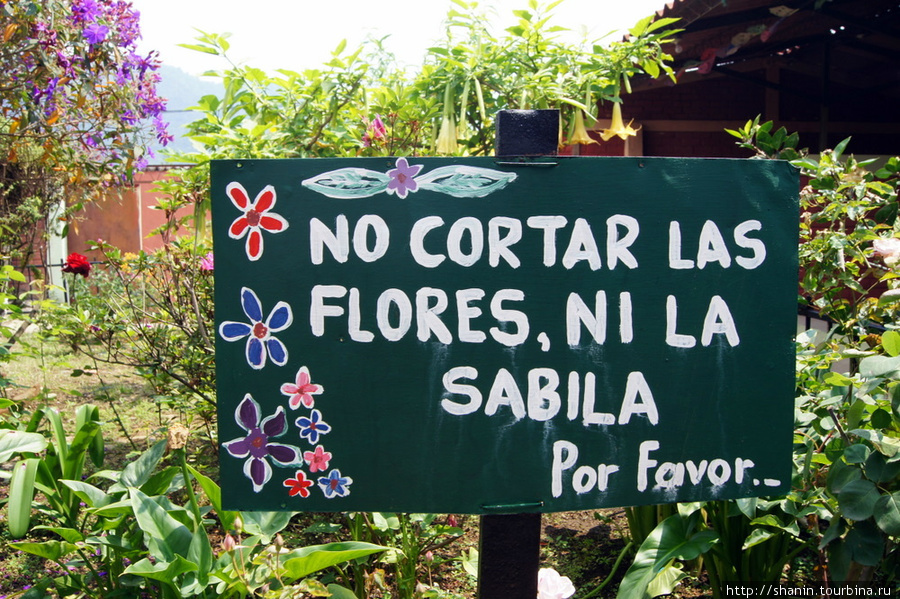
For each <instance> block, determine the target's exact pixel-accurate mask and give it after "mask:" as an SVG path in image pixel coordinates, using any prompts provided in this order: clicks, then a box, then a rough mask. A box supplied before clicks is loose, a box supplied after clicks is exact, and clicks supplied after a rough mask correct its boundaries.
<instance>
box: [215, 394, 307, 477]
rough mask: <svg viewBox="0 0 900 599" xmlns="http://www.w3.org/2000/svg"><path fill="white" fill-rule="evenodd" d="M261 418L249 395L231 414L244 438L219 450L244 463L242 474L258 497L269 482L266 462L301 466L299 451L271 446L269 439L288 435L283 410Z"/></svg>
mask: <svg viewBox="0 0 900 599" xmlns="http://www.w3.org/2000/svg"><path fill="white" fill-rule="evenodd" d="M261 416H262V414H261V412H260V408H259V404H258V403H256V401H255V400H254V399H253V397H252V396H251V395H250V394H249V393H248V394H247V395H245V396H244V399H242V400H241V403H239V404H238V407H237V409H236V410H235V412H234V420H235V422H237V423H238V425H240V427H241V428H242V429H244V430H245V431H247V436H245V437H238V438H237V439H232V440H231V441H226V442H225V443H222V447H224V448H225V451H227V452H228V454H229V455H230V456H232V457H235V458H238V459H245V458H246V461H245V462H244V474H245V475H246V476H247V478H249V479H250V481H251V482H252V483H253V491H254V492H255V493H259V492H260V490H262V488H263V487H264V486H265V484H266V483H267V482H269V479H271V478H272V466H270V465H269V461H268V460H269V459H271V460H272V461H273V462H275V463H276V464H278V465H279V466H285V467H296V466H298V465H302V464H303V459H302V458H301V457H300V450H299V449H297V448H296V447H293V446H291V445H282V444H280V443H272V442H271V439H273V438H275V437H280V436H281V435H283V434H284V433H286V432H287V429H288V427H287V418H286V416H285V414H284V408H283V407H282V406H278V408H277V409H276V410H275V413H274V414H272V415H271V416H268V417H266V418H263V419H262V420H260V418H261Z"/></svg>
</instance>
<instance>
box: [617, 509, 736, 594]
mask: <svg viewBox="0 0 900 599" xmlns="http://www.w3.org/2000/svg"><path fill="white" fill-rule="evenodd" d="M687 520H689V519H687ZM690 528H692V527H691V526H689V523H688V522H687V521H686V519H684V518H682V517H681V516H679V515H678V514H676V515H674V516H669V517H668V518H666V519H665V520H663V521H662V522H660V523H659V524H658V525H657V526H656V528H654V529H653V531H652V532H651V533H650V534H649V535H648V536H647V538H646V539H645V540H644V542H643V543H641V547H640V549H638V552H637V555H635V557H634V562H633V563H632V564H631V567H630V568H628V571H627V572H626V573H625V577H624V578H623V579H622V583H621V584H620V585H619V594H618V599H644V597H645V595H646V591H647V587H648V585H649V584H650V583H651V582H652V581H653V579H654V578H656V575H657V574H658V573H659V572H661V571H662V569H663V568H665V567H666V566H668V565H669V563H670V562H671V561H672V560H674V559H685V560H691V559H694V558H696V557H698V556H700V555H701V554H702V553H705V552H706V551H708V550H709V548H710V547H712V545H713V543H715V542H716V540H717V539H718V534H716V533H715V532H714V531H712V530H704V531H701V532H698V533H695V534H690Z"/></svg>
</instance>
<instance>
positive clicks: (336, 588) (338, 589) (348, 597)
mask: <svg viewBox="0 0 900 599" xmlns="http://www.w3.org/2000/svg"><path fill="white" fill-rule="evenodd" d="M327 589H328V592H329V593H331V599H358V598H357V596H356V594H355V593H354V592H353V591H351V590H350V589H348V588H346V587H342V586H341V585H338V584H330V585H328V587H327Z"/></svg>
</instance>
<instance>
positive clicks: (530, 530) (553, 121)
mask: <svg viewBox="0 0 900 599" xmlns="http://www.w3.org/2000/svg"><path fill="white" fill-rule="evenodd" d="M496 131H497V138H496V139H497V141H496V151H495V154H496V155H497V156H502V157H506V158H518V157H522V156H547V155H554V154H556V149H557V144H558V140H559V111H558V110H502V111H500V112H499V113H498V114H497V120H496ZM511 509H512V507H511ZM540 542H541V514H540V513H528V514H515V513H513V514H497V515H486V516H482V517H481V534H480V542H479V562H478V597H479V599H535V597H537V575H538V568H539V566H540V549H541V545H540Z"/></svg>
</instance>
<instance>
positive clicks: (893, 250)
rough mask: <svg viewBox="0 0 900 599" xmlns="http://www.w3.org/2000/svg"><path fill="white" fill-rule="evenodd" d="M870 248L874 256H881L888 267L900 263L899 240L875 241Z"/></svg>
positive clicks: (893, 238)
mask: <svg viewBox="0 0 900 599" xmlns="http://www.w3.org/2000/svg"><path fill="white" fill-rule="evenodd" d="M872 248H873V249H874V250H875V255H876V256H882V257H883V258H884V263H885V264H887V265H888V266H893V265H894V264H896V263H897V262H898V261H900V239H897V238H896V237H889V238H887V239H876V240H875V241H873V242H872Z"/></svg>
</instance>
